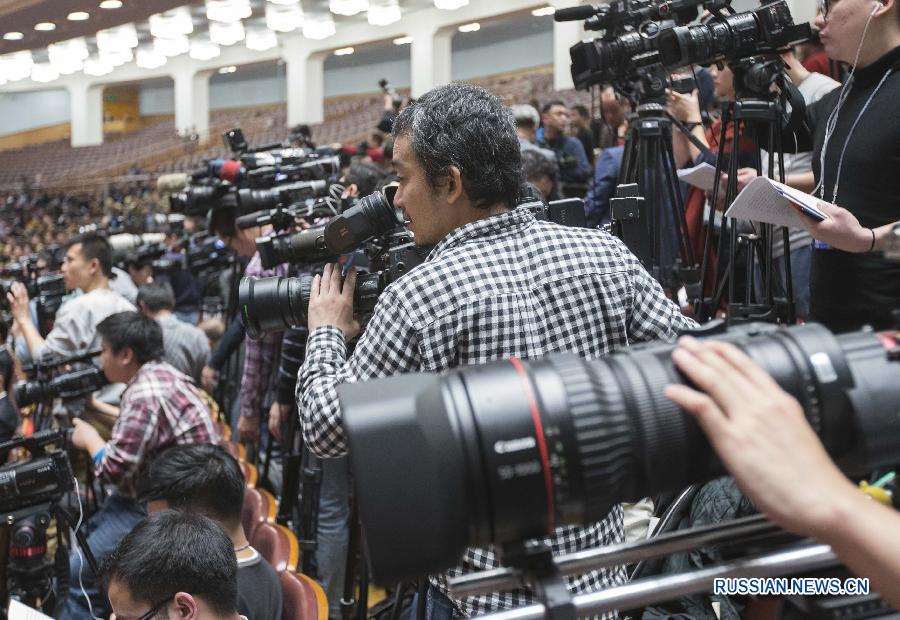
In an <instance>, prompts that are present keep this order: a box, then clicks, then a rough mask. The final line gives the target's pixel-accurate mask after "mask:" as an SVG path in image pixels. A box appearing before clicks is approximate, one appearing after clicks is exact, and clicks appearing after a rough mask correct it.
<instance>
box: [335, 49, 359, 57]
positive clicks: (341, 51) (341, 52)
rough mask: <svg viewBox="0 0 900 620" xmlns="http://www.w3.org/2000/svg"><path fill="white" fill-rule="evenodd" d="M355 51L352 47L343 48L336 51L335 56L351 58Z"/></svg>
mask: <svg viewBox="0 0 900 620" xmlns="http://www.w3.org/2000/svg"><path fill="white" fill-rule="evenodd" d="M354 51H355V50H354V49H353V48H352V47H342V48H340V49H336V50H334V55H335V56H349V55H350V54H352V53H353V52H354Z"/></svg>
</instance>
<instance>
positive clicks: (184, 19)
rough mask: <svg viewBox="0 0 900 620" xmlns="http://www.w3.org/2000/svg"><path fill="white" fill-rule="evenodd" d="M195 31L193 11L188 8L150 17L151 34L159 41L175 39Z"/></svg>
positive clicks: (182, 7) (181, 7) (180, 8)
mask: <svg viewBox="0 0 900 620" xmlns="http://www.w3.org/2000/svg"><path fill="white" fill-rule="evenodd" d="M193 31H194V22H193V20H192V19H191V11H190V9H188V8H187V7H186V6H180V7H178V8H175V9H172V10H171V11H166V12H165V13H157V14H156V15H151V16H150V34H152V35H153V36H154V37H156V38H157V39H174V38H177V37H179V36H181V35H186V34H191V33H192V32H193Z"/></svg>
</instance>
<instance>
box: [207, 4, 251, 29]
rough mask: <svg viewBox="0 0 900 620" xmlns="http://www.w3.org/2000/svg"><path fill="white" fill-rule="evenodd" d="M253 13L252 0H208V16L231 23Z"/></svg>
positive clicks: (216, 20)
mask: <svg viewBox="0 0 900 620" xmlns="http://www.w3.org/2000/svg"><path fill="white" fill-rule="evenodd" d="M252 14H253V9H251V8H250V0H206V18H207V19H210V20H212V21H214V22H224V23H226V24H230V23H232V22H237V21H240V20H242V19H246V18H248V17H250V16H251V15H252Z"/></svg>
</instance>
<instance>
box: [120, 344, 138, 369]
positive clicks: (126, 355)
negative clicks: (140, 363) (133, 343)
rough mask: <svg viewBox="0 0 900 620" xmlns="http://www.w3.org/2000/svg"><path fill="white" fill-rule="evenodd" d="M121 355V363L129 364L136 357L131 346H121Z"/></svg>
mask: <svg viewBox="0 0 900 620" xmlns="http://www.w3.org/2000/svg"><path fill="white" fill-rule="evenodd" d="M119 355H121V356H122V365H123V366H129V365H131V363H132V362H134V361H136V357H135V355H134V349H132V348H131V347H123V348H122V351H121V352H120V353H119Z"/></svg>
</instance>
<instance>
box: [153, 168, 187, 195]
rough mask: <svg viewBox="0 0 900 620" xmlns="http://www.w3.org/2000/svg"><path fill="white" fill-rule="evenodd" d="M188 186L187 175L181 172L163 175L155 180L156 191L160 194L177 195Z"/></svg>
mask: <svg viewBox="0 0 900 620" xmlns="http://www.w3.org/2000/svg"><path fill="white" fill-rule="evenodd" d="M187 185H188V175H186V174H185V173H183V172H173V173H171V174H164V175H162V176H160V177H159V178H158V179H157V180H156V189H157V190H158V191H159V192H160V193H161V194H177V193H178V192H181V191H184V188H186V187H187Z"/></svg>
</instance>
